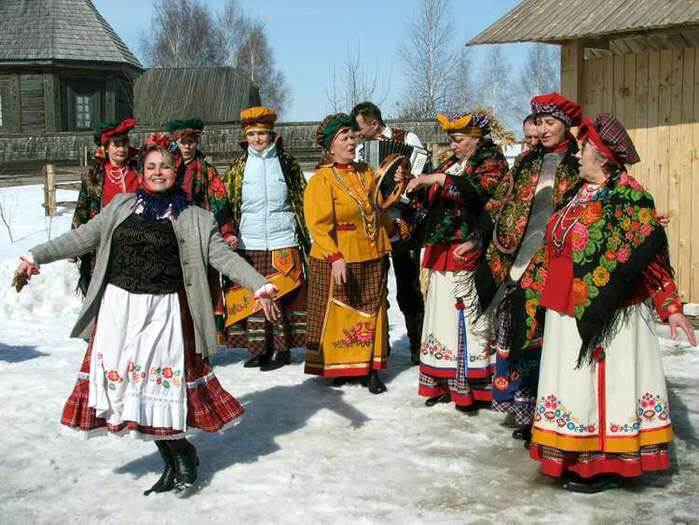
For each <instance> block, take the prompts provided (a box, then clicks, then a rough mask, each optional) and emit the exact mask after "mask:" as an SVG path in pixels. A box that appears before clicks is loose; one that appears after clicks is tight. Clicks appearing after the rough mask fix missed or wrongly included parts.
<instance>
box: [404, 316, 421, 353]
mask: <svg viewBox="0 0 699 525" xmlns="http://www.w3.org/2000/svg"><path fill="white" fill-rule="evenodd" d="M423 316H424V314H423V312H419V313H416V314H404V317H405V328H406V331H407V332H408V340H409V341H410V362H411V363H412V364H414V365H419V364H420V345H421V339H422V319H423Z"/></svg>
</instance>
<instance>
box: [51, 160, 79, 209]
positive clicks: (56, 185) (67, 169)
mask: <svg viewBox="0 0 699 525" xmlns="http://www.w3.org/2000/svg"><path fill="white" fill-rule="evenodd" d="M84 169H85V168H84V167H82V166H75V167H73V166H56V165H55V164H50V163H47V164H44V167H43V169H42V177H43V179H44V203H43V205H42V206H43V207H44V212H45V213H46V215H47V216H48V217H53V216H54V215H56V211H57V209H58V207H59V206H60V207H64V208H75V204H76V201H57V200H56V191H57V190H74V191H80V177H81V175H82V172H83V170H84ZM57 178H71V179H73V180H71V181H68V182H56V179H57Z"/></svg>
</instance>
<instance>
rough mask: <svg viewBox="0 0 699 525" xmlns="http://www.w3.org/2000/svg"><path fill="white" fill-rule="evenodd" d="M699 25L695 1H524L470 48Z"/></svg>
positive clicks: (555, 41) (475, 38)
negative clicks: (478, 45)
mask: <svg viewBox="0 0 699 525" xmlns="http://www.w3.org/2000/svg"><path fill="white" fill-rule="evenodd" d="M697 24H699V2H698V1H697V0H642V1H639V0H524V1H523V2H522V3H521V4H519V5H517V6H516V7H515V8H513V9H512V10H510V11H509V12H508V13H507V14H506V15H504V16H503V17H501V18H500V19H498V20H497V21H496V22H495V23H494V24H492V25H491V26H489V27H488V28H486V29H485V30H484V31H483V32H481V33H479V34H478V35H476V36H475V37H474V38H472V39H471V40H470V41H469V42H468V43H467V44H466V45H476V44H504V43H509V42H551V43H558V42H564V41H567V40H574V39H578V38H601V37H607V38H609V37H612V36H614V35H616V36H622V35H625V34H629V33H630V34H633V33H643V32H647V31H651V30H657V29H671V28H675V27H681V26H688V25H697Z"/></svg>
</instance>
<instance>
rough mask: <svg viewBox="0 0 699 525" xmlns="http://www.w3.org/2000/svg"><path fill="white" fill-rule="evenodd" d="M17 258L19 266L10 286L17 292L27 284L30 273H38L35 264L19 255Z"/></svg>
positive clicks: (30, 276)
mask: <svg viewBox="0 0 699 525" xmlns="http://www.w3.org/2000/svg"><path fill="white" fill-rule="evenodd" d="M19 259H20V261H19V266H17V269H16V270H15V275H14V277H13V278H12V286H13V287H14V289H15V290H17V293H19V292H21V291H22V288H24V287H25V286H26V285H27V283H28V282H29V280H30V279H31V278H32V275H39V268H38V267H37V266H35V265H34V264H32V263H31V262H29V261H28V260H27V259H25V258H24V257H20V258H19Z"/></svg>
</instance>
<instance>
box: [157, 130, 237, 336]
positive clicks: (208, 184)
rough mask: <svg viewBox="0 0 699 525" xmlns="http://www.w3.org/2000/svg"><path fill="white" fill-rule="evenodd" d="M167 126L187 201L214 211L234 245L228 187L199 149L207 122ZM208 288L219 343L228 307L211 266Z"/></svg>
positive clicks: (221, 228)
mask: <svg viewBox="0 0 699 525" xmlns="http://www.w3.org/2000/svg"><path fill="white" fill-rule="evenodd" d="M165 129H166V130H167V132H168V133H169V134H170V136H171V137H172V138H173V139H174V140H175V141H176V142H177V146H178V148H179V151H180V153H181V156H179V157H178V158H177V161H178V162H179V163H180V164H179V166H178V177H177V182H178V184H179V186H180V187H181V188H182V189H183V190H184V193H185V195H186V196H187V200H188V201H189V202H191V203H192V204H194V205H195V206H199V207H200V208H204V209H205V210H209V211H210V212H211V213H213V214H214V217H216V223H217V224H218V229H219V233H220V234H221V237H223V240H224V241H226V243H228V245H229V246H231V247H232V248H235V247H236V244H237V239H236V236H235V225H234V223H233V212H232V211H231V205H230V203H229V202H228V195H227V194H226V186H225V184H224V183H223V180H222V179H221V177H219V176H218V173H217V172H216V168H215V167H214V166H212V165H211V164H209V163H208V162H207V160H206V159H205V158H204V154H203V153H202V151H201V150H200V149H199V140H200V138H201V134H202V133H203V131H204V123H203V122H202V121H201V119H198V118H192V119H178V120H171V121H170V122H168V123H166V124H165ZM209 287H210V288H211V299H212V301H213V303H214V315H215V319H216V329H217V330H218V339H219V343H223V342H224V341H225V326H224V324H225V317H226V310H225V305H224V302H223V292H222V290H221V277H220V276H219V274H218V272H217V271H215V270H214V269H212V268H209Z"/></svg>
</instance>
